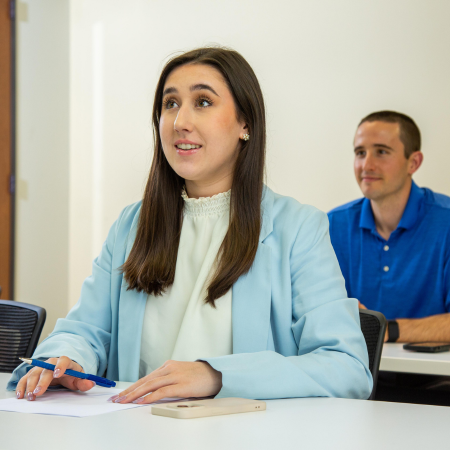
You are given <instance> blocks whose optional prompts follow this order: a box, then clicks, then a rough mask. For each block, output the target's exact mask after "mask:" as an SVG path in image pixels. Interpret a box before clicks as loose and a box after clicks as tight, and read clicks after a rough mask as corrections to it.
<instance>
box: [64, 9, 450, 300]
mask: <svg viewBox="0 0 450 450" xmlns="http://www.w3.org/2000/svg"><path fill="white" fill-rule="evenodd" d="M449 16H450V3H449V2H448V1H446V0H434V1H433V4H432V7H431V6H430V3H428V2H423V1H411V0H378V1H377V2H369V1H360V0H340V1H339V2H336V1H335V0H322V1H320V2H318V1H315V0H301V1H281V2H268V1H266V2H263V3H262V2H261V0H246V1H242V0H229V1H227V2H211V1H209V0H190V1H181V0H166V1H164V2H162V1H156V0H153V1H151V0H129V1H127V2H121V1H111V0H89V1H87V0H83V1H81V0H80V1H76V2H72V13H71V21H72V22H71V26H72V28H71V50H72V59H71V61H72V66H71V67H72V68H71V76H72V84H71V107H72V119H71V127H72V141H71V191H70V192H71V202H70V205H71V219H70V224H71V237H70V242H71V254H70V267H71V270H70V301H71V303H74V302H75V301H76V299H77V297H78V293H79V287H80V283H81V282H82V280H83V278H84V277H85V276H86V274H88V273H89V271H90V260H91V259H92V257H93V255H95V254H96V253H97V252H98V251H99V250H100V248H101V242H102V241H103V239H104V238H105V236H106V234H107V231H108V229H109V227H110V226H111V224H112V223H113V221H114V220H115V218H116V217H117V216H118V214H119V212H120V210H121V209H122V208H123V207H124V206H125V205H127V204H129V203H131V202H134V201H136V200H139V199H140V197H141V194H142V189H143V185H144V182H145V179H146V175H147V171H148V167H149V163H150V161H151V154H152V150H151V133H150V112H151V105H152V96H153V92H154V88H155V85H156V81H157V78H158V75H159V72H160V70H161V67H162V65H163V62H164V61H165V60H166V58H167V57H168V56H169V55H171V54H173V53H174V52H176V51H180V50H186V49H190V48H193V47H196V46H201V45H205V44H209V43H219V44H221V45H227V46H231V47H233V48H235V49H236V50H238V51H240V52H241V53H242V54H243V55H244V56H245V57H246V58H247V59H248V60H249V62H250V64H251V65H252V66H253V68H254V70H255V72H256V74H257V76H258V78H259V80H260V83H261V85H262V89H263V92H264V94H265V100H266V103H267V124H268V133H269V141H268V142H269V144H268V158H267V162H268V164H267V169H268V170H267V180H268V184H269V186H271V187H272V188H273V189H275V190H276V191H278V192H280V193H282V194H287V195H291V196H293V197H295V198H296V199H298V200H299V201H301V202H304V203H310V204H313V205H315V206H317V207H318V208H320V209H322V210H324V211H327V210H329V209H331V208H332V207H334V206H336V205H339V204H342V203H344V202H347V201H349V200H352V199H354V198H357V197H359V196H360V192H359V189H358V187H357V185H356V182H355V181H354V178H353V169H352V163H353V148H352V140H353V135H354V132H355V129H356V125H357V123H358V122H359V120H360V119H361V118H362V117H363V116H364V115H366V114H368V113H370V112H373V111H375V110H380V109H394V110H399V111H402V112H405V113H407V114H409V115H411V116H412V117H413V118H414V119H415V120H416V121H417V123H418V124H419V126H420V128H421V130H422V133H423V151H424V154H425V163H424V165H423V167H422V168H421V169H420V171H419V173H418V174H417V176H416V180H417V181H418V183H419V184H420V185H426V186H429V187H431V188H433V189H435V190H437V191H440V192H444V193H447V194H450V183H449V182H448V175H447V167H448V165H449V164H450V137H449V135H448V133H447V131H446V124H448V123H449V121H450V83H449V82H448V80H449V79H450V52H449V51H448V48H449V46H450V29H449V28H448V26H447V18H448V17H449ZM94 54H96V55H97V57H94ZM93 58H94V60H95V61H96V63H95V65H93ZM96 135H97V137H96ZM99 136H100V137H101V138H99ZM98 161H101V162H102V163H101V164H98ZM95 167H97V169H95ZM94 186H96V187H95V188H94ZM93 189H94V191H95V189H98V192H97V193H95V192H93ZM72 249H73V251H72Z"/></svg>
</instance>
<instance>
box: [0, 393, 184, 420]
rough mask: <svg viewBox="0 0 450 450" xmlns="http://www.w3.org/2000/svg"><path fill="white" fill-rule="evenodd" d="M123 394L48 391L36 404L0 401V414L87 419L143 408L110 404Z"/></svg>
mask: <svg viewBox="0 0 450 450" xmlns="http://www.w3.org/2000/svg"><path fill="white" fill-rule="evenodd" d="M120 392H123V389H111V388H102V387H100V386H95V387H94V388H93V389H91V390H90V391H87V392H80V391H68V390H67V391H66V390H62V391H47V392H46V393H45V394H44V395H43V396H42V397H38V398H37V399H36V400H34V401H28V400H26V399H20V400H18V399H17V398H15V397H13V398H7V399H5V400H0V411H11V412H21V413H28V414H50V415H56V416H72V417H87V416H95V415H98V414H105V413H109V412H114V411H122V410H124V409H130V408H138V407H142V406H150V405H141V404H135V403H127V404H125V405H122V404H120V403H111V402H108V401H107V400H108V398H109V397H111V396H113V395H117V394H119V393H120ZM177 400H182V399H179V398H177V399H173V398H172V399H163V400H161V401H160V402H156V403H166V402H171V401H177Z"/></svg>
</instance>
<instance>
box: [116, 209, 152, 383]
mask: <svg viewBox="0 0 450 450" xmlns="http://www.w3.org/2000/svg"><path fill="white" fill-rule="evenodd" d="M138 219H139V214H136V215H135V217H134V220H133V224H132V225H131V229H130V233H129V235H128V239H127V248H126V253H125V261H126V260H127V258H128V255H129V254H130V252H131V248H132V247H133V243H134V240H135V237H136V230H137V221H138ZM127 288H128V284H127V282H126V281H125V279H123V280H122V286H121V288H120V301H119V327H118V334H119V336H118V363H119V364H118V366H119V379H120V380H121V381H137V380H138V379H139V364H140V352H141V334H142V323H143V319H144V312H145V305H146V302H147V294H146V293H145V292H137V291H136V290H135V289H133V290H130V291H128V290H127Z"/></svg>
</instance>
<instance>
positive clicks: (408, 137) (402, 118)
mask: <svg viewBox="0 0 450 450" xmlns="http://www.w3.org/2000/svg"><path fill="white" fill-rule="evenodd" d="M364 122H387V123H398V125H399V127H400V136H399V137H400V140H401V141H402V143H403V145H404V147H405V157H406V158H409V157H410V156H411V155H412V154H413V153H414V152H418V151H420V146H421V138H420V130H419V127H418V126H417V125H416V123H415V122H414V120H412V119H411V117H408V116H407V115H406V114H402V113H399V112H396V111H378V112H374V113H372V114H369V115H368V116H366V117H364V119H362V120H361V122H359V125H358V127H359V126H360V125H362V124H363V123H364Z"/></svg>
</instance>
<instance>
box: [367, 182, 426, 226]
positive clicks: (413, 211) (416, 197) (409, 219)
mask: <svg viewBox="0 0 450 450" xmlns="http://www.w3.org/2000/svg"><path fill="white" fill-rule="evenodd" d="M423 197H424V193H423V191H422V189H420V188H419V187H418V186H417V184H416V183H414V181H413V182H412V185H411V192H410V193H409V199H408V203H407V204H406V208H405V211H403V215H402V218H401V220H400V223H399V224H398V226H397V228H404V229H405V230H407V229H409V228H412V227H413V226H414V224H415V223H416V222H417V219H418V218H419V213H420V206H421V202H422V199H423ZM359 227H360V228H367V229H369V230H375V229H376V227H375V219H374V217H373V212H372V206H371V205H370V200H369V199H368V198H365V199H364V200H363V204H362V209H361V217H360V219H359Z"/></svg>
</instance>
